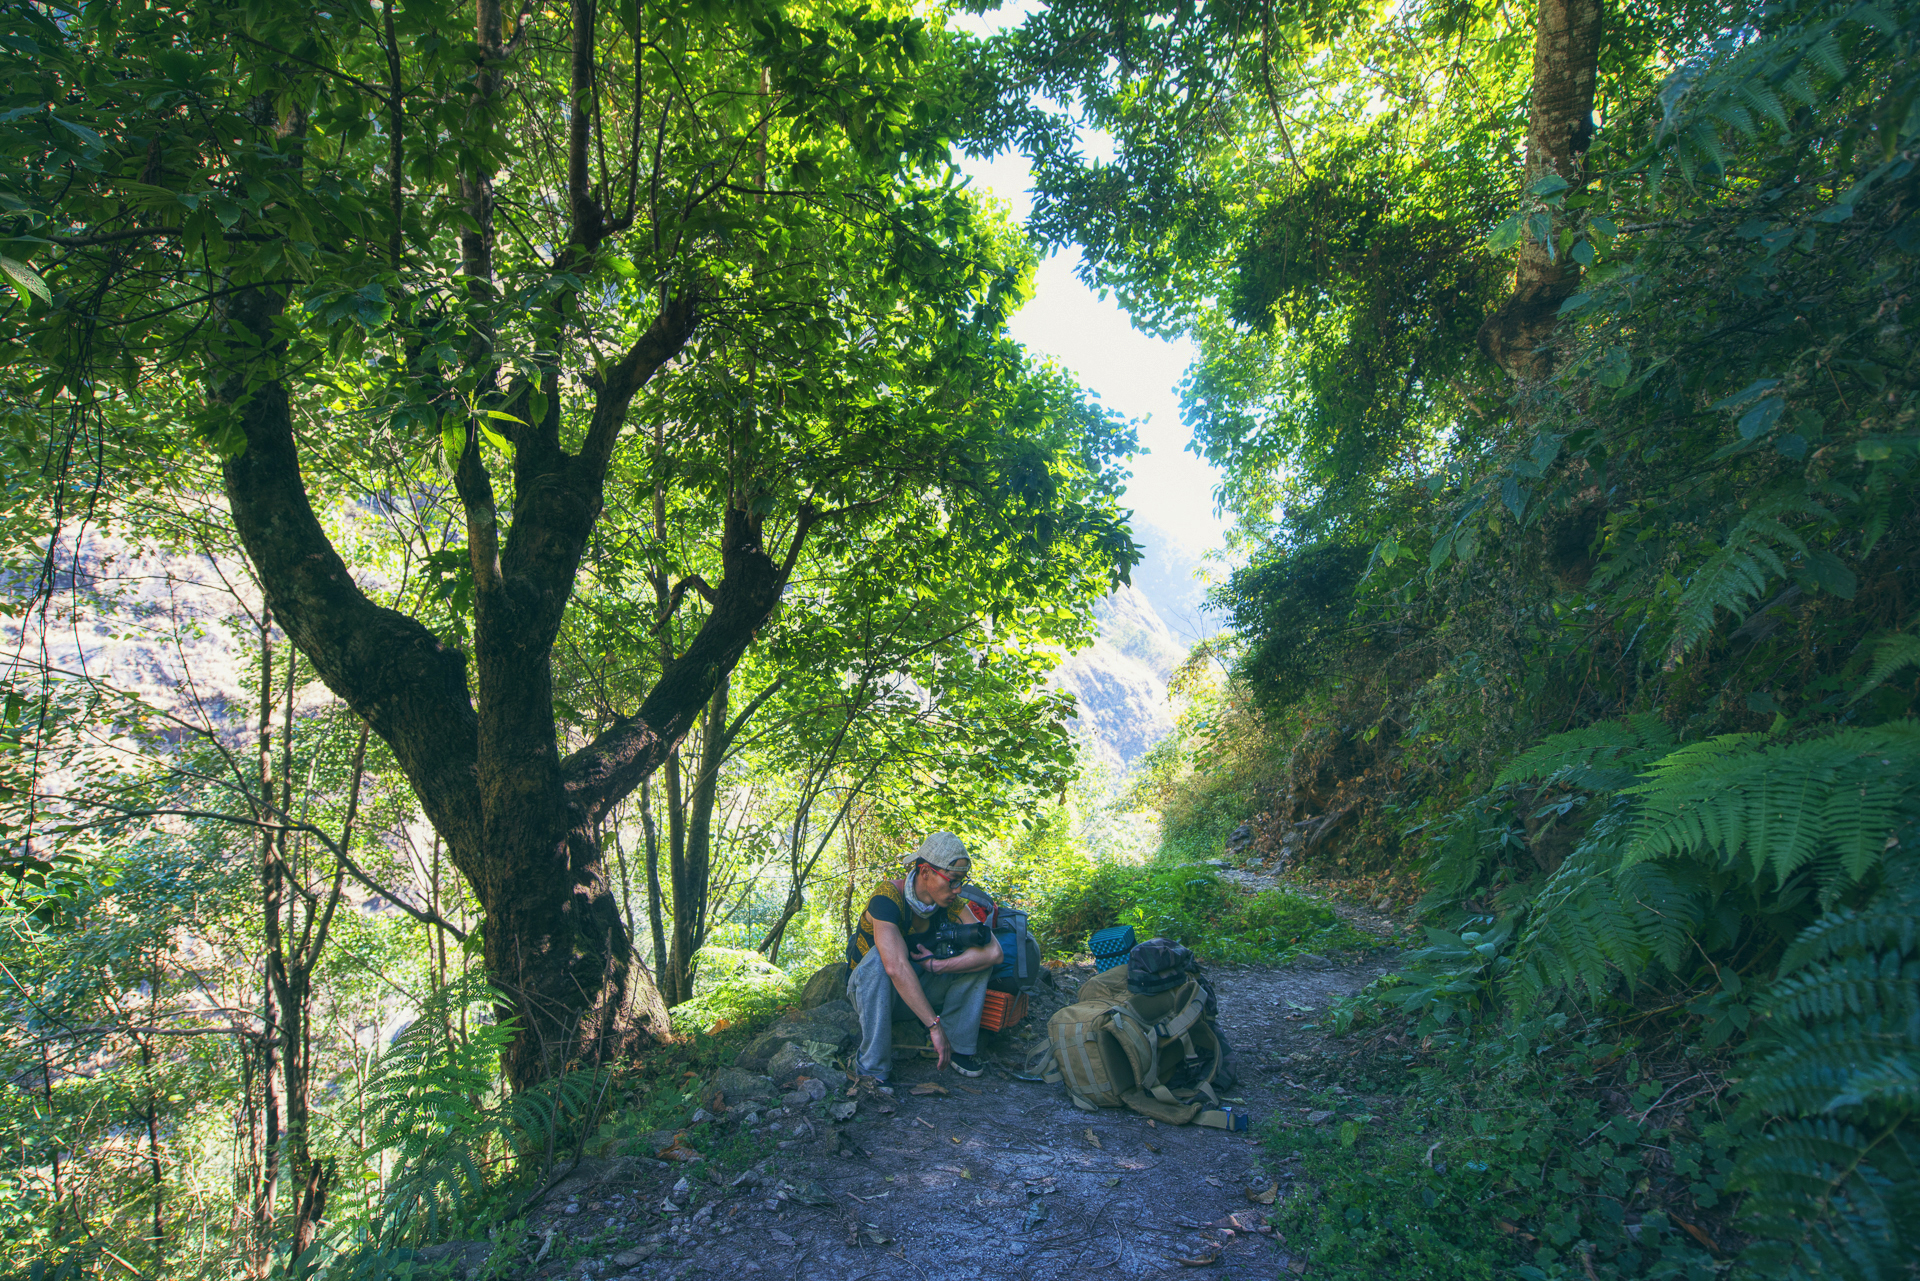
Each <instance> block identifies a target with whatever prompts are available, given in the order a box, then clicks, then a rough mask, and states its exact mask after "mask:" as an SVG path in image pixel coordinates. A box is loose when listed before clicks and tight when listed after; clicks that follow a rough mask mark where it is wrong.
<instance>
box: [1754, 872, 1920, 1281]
mask: <svg viewBox="0 0 1920 1281" xmlns="http://www.w3.org/2000/svg"><path fill="white" fill-rule="evenodd" d="M1884 871H1885V878H1884V880H1883V882H1882V884H1881V886H1880V888H1879V890H1878V891H1877V892H1876V893H1875V894H1874V896H1873V899H1872V900H1871V901H1870V902H1869V903H1868V904H1867V905H1866V906H1865V907H1864V908H1862V909H1860V910H1858V911H1854V910H1847V909H1842V910H1839V911H1835V912H1832V913H1829V915H1828V917H1827V919H1823V920H1821V921H1819V922H1817V923H1816V924H1814V925H1813V926H1810V927H1809V928H1808V929H1806V930H1804V931H1802V932H1801V934H1800V936H1799V937H1798V938H1797V939H1796V940H1795V941H1794V943H1793V945H1792V946H1791V947H1790V948H1789V949H1788V951H1787V954H1786V956H1785V958H1784V959H1783V961H1782V964H1781V976H1780V977H1779V978H1778V979H1776V981H1775V982H1774V983H1773V985H1772V987H1771V988H1770V990H1769V992H1768V994H1767V997H1766V999H1765V1000H1764V1002H1763V1003H1762V1007H1761V1022H1760V1025H1759V1035H1758V1036H1757V1037H1756V1038H1755V1040H1754V1042H1753V1052H1754V1062H1753V1068H1752V1070H1751V1071H1750V1072H1749V1073H1748V1074H1747V1076H1746V1078H1745V1080H1743V1081H1742V1082H1741V1086H1740V1088H1741V1092H1742V1095H1743V1099H1742V1104H1741V1110H1742V1113H1743V1114H1744V1115H1745V1116H1746V1118H1747V1119H1748V1120H1749V1121H1752V1120H1754V1119H1758V1118H1766V1119H1768V1121H1769V1124H1768V1128H1767V1132H1766V1135H1765V1137H1764V1138H1763V1139H1762V1140H1761V1141H1760V1142H1758V1143H1755V1144H1751V1145H1749V1146H1748V1148H1747V1149H1746V1150H1745V1151H1744V1152H1743V1153H1742V1154H1741V1157H1740V1163H1739V1166H1738V1168H1737V1169H1736V1170H1735V1177H1734V1180H1733V1183H1734V1186H1736V1187H1739V1188H1743V1189H1745V1190H1746V1191H1747V1193H1748V1196H1747V1200H1746V1202H1745V1204H1744V1206H1743V1209H1742V1223H1741V1226H1742V1227H1743V1228H1744V1229H1745V1230H1747V1231H1748V1232H1750V1233H1752V1234H1754V1236H1755V1237H1756V1238H1758V1239H1757V1240H1756V1241H1755V1243H1754V1245H1753V1246H1752V1247H1751V1248H1750V1249H1749V1251H1748V1252H1747V1258H1746V1262H1747V1263H1749V1264H1750V1265H1752V1266H1753V1267H1754V1268H1755V1269H1756V1271H1757V1273H1758V1274H1759V1275H1765V1276H1788V1275H1796V1276H1838V1277H1871V1278H1877V1277H1895V1276H1905V1275H1910V1272H1908V1271H1905V1270H1904V1269H1907V1268H1908V1267H1909V1265H1910V1263H1911V1261H1912V1259H1913V1258H1914V1257H1916V1254H1920V932H1917V931H1916V928H1915V924H1914V918H1915V916H1916V915H1920V911H1917V910H1916V909H1920V854H1916V853H1915V852H1914V851H1911V850H1905V849H1902V850H1900V851H1898V852H1897V853H1895V854H1892V855H1891V856H1889V857H1888V858H1887V859H1886V860H1885V863H1884Z"/></svg>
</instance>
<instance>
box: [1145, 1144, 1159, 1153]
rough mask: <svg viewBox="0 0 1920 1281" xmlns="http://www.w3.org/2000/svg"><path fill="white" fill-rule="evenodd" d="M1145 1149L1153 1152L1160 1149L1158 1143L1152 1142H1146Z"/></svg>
mask: <svg viewBox="0 0 1920 1281" xmlns="http://www.w3.org/2000/svg"><path fill="white" fill-rule="evenodd" d="M1147 1151H1149V1152H1153V1153H1158V1152H1159V1151H1160V1147H1159V1145H1158V1144H1154V1143H1149V1144H1147Z"/></svg>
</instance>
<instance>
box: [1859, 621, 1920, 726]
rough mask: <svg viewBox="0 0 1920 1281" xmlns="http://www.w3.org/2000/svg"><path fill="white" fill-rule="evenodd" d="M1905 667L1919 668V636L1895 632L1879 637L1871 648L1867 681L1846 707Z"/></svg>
mask: <svg viewBox="0 0 1920 1281" xmlns="http://www.w3.org/2000/svg"><path fill="white" fill-rule="evenodd" d="M1905 667H1920V635H1915V634H1913V633H1911V632H1896V633H1894V634H1893V635H1890V636H1883V637H1881V638H1880V640H1879V643H1878V644H1876V645H1875V646H1874V647H1873V666H1872V667H1870V668H1868V669H1867V679H1866V680H1865V681H1864V682H1863V683H1862V684H1861V686H1860V688H1859V689H1857V690H1855V691H1854V692H1853V697H1852V698H1850V699H1848V700H1847V705H1848V706H1849V707H1851V706H1852V705H1853V704H1855V703H1857V702H1859V701H1860V700H1861V699H1863V698H1865V697H1866V696H1867V695H1869V694H1871V693H1873V691H1874V690H1876V689H1879V688H1880V686H1882V685H1884V684H1885V683H1886V682H1887V680H1888V679H1889V678H1890V677H1891V676H1892V675H1893V674H1894V673H1895V672H1897V671H1900V670H1901V669H1902V668H1905Z"/></svg>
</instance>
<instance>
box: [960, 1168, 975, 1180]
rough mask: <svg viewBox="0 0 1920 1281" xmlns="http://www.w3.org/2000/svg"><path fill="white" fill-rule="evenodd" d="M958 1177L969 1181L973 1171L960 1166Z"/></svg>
mask: <svg viewBox="0 0 1920 1281" xmlns="http://www.w3.org/2000/svg"><path fill="white" fill-rule="evenodd" d="M960 1177H961V1178H963V1179H971V1178H972V1177H973V1171H972V1170H969V1169H967V1168H966V1167H965V1166H962V1167H961V1168H960Z"/></svg>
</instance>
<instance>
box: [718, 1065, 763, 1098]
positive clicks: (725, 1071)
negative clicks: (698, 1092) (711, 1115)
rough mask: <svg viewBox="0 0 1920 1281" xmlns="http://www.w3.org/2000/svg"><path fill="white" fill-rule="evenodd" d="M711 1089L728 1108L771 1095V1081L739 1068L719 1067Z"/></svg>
mask: <svg viewBox="0 0 1920 1281" xmlns="http://www.w3.org/2000/svg"><path fill="white" fill-rule="evenodd" d="M713 1089H714V1090H716V1091H718V1092H719V1094H720V1097H721V1098H722V1099H725V1100H726V1104H727V1106H728V1107H730V1108H735V1107H739V1106H740V1105H741V1104H742V1103H757V1102H759V1101H760V1100H761V1099H770V1098H772V1097H773V1082H772V1081H771V1080H770V1079H769V1078H767V1077H764V1076H755V1075H754V1074H753V1073H751V1072H742V1071H741V1070H740V1069H739V1068H721V1069H720V1071H719V1072H718V1073H717V1074H715V1076H714V1078H713Z"/></svg>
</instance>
